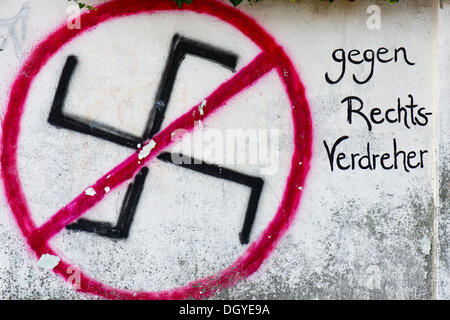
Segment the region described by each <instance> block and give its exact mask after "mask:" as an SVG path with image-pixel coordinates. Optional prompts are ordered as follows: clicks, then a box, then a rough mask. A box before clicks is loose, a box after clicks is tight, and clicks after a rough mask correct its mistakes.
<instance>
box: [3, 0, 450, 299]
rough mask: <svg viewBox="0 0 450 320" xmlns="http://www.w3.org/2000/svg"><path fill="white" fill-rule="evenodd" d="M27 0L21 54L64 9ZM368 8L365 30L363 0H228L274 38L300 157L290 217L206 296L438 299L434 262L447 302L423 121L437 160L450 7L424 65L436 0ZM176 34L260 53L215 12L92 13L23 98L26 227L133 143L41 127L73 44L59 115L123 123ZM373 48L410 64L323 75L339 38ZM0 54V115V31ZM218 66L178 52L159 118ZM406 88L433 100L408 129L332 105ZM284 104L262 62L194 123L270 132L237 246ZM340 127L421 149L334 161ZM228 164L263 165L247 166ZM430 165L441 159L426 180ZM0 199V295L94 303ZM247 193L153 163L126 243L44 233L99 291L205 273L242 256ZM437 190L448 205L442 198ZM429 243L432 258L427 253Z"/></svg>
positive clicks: (10, 72)
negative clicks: (257, 253) (291, 75)
mask: <svg viewBox="0 0 450 320" xmlns="http://www.w3.org/2000/svg"><path fill="white" fill-rule="evenodd" d="M194 1H195V0H194ZM27 2H28V3H29V5H30V8H31V10H30V18H29V20H28V28H27V30H28V31H27V38H26V40H25V41H21V45H22V48H23V51H24V54H25V56H26V55H27V54H29V53H30V52H31V50H32V48H33V46H34V45H36V44H37V43H38V42H39V41H40V40H42V39H43V38H44V37H45V35H46V34H48V33H49V32H50V31H52V30H53V29H54V28H55V27H56V26H58V25H60V24H61V23H64V21H65V17H66V16H67V13H66V9H67V3H66V1H59V2H58V1H47V2H48V3H49V5H48V6H45V5H43V4H42V3H43V0H39V1H38V0H27ZM50 2H51V5H50ZM94 2H95V1H94ZM100 2H101V1H97V2H95V3H100ZM375 3H376V4H377V5H378V6H379V8H380V9H381V28H380V29H373V30H371V29H369V28H368V27H367V19H368V18H369V17H370V15H369V14H368V13H367V8H368V6H369V5H371V4H373V2H372V1H357V2H354V3H353V2H352V3H350V2H347V1H335V3H333V4H328V3H326V2H321V1H317V0H310V1H299V2H296V3H291V2H290V1H269V0H265V1H260V2H259V3H258V4H256V5H248V4H243V5H242V6H240V7H239V8H240V10H242V11H244V12H245V13H247V14H248V15H250V16H252V17H254V18H255V20H256V21H257V22H258V23H259V24H260V25H262V26H263V27H264V28H265V29H266V30H267V31H268V32H269V33H270V34H272V35H273V36H274V37H275V38H276V40H277V41H278V43H279V44H280V45H281V46H283V47H284V49H285V51H286V52H287V53H288V55H289V56H290V58H291V60H292V61H293V62H294V64H295V67H296V68H297V70H298V72H299V74H300V77H301V79H302V81H303V83H304V85H305V87H306V95H307V99H308V101H309V104H310V109H311V112H312V119H313V130H314V143H313V158H312V161H311V170H310V172H309V176H308V179H307V183H306V185H305V186H303V188H304V189H303V197H302V200H301V204H300V207H299V209H298V214H297V216H296V218H295V220H294V221H293V223H292V225H291V227H290V228H289V230H288V231H287V232H286V234H285V236H284V237H283V238H282V240H281V241H280V242H279V244H278V245H277V247H276V249H275V250H274V252H273V253H272V254H271V256H270V257H269V258H268V259H267V260H266V261H265V262H264V263H263V265H262V266H261V268H260V269H259V270H258V271H257V272H256V273H255V274H253V275H252V276H251V277H250V278H249V279H247V280H245V281H243V282H241V283H239V284H238V285H237V286H235V287H233V288H231V289H227V290H224V291H222V292H221V293H220V294H219V295H218V297H219V298H286V299H316V298H319V299H327V298H328V299H330V298H338V299H341V298H342V299H345V298H349V299H355V298H360V299H361V298H362V299H369V298H392V299H393V298H395V299H429V298H432V297H433V296H436V295H435V293H436V286H435V284H434V282H433V281H434V280H436V279H437V272H436V269H437V268H439V270H440V273H439V285H440V286H439V297H442V298H448V295H449V293H448V279H449V276H448V274H449V273H448V270H449V267H448V244H447V242H448V236H445V235H446V234H445V233H441V234H440V235H439V243H441V244H442V245H441V251H440V252H439V255H437V252H435V250H436V249H435V248H436V247H435V244H436V243H435V241H436V240H437V233H436V230H435V229H434V223H435V221H436V216H435V211H434V209H433V208H434V207H433V206H434V201H435V196H436V195H437V189H436V187H437V183H436V172H437V163H438V161H437V156H438V155H437V154H436V153H435V150H436V145H437V141H438V140H437V139H436V138H437V135H436V133H437V132H438V128H437V126H436V125H437V124H438V123H439V125H440V131H439V132H440V138H439V139H440V140H439V141H440V148H439V157H440V162H441V164H445V163H446V162H448V160H447V158H446V153H445V152H447V157H448V151H446V150H445V149H446V141H448V137H447V135H448V134H447V132H446V130H445V128H447V127H448V117H447V118H445V117H442V115H445V114H447V112H446V105H445V103H444V101H446V97H447V96H448V90H446V88H448V85H446V84H448V82H445V81H447V78H446V76H445V74H446V72H445V71H444V70H448V61H447V60H448V59H447V57H448V44H446V39H445V36H446V34H447V33H448V32H446V30H448V29H449V28H450V25H448V23H446V22H447V21H448V13H449V12H450V9H449V8H448V7H449V5H450V4H447V3H445V9H444V10H439V18H440V21H441V22H440V24H439V34H440V35H444V36H443V37H442V38H440V40H439V52H438V53H439V56H440V60H439V64H437V60H436V59H437V55H436V54H435V53H436V52H437V51H436V50H437V42H436V39H437V24H436V21H437V20H436V18H437V14H436V12H437V7H436V5H437V2H436V3H434V2H433V1H426V0H417V1H401V3H400V4H398V5H394V6H393V5H389V4H387V3H385V2H384V1H375ZM21 6H22V2H20V1H12V0H1V3H0V19H2V18H6V17H11V16H13V15H14V14H15V13H17V12H18V11H19V10H20V8H21ZM445 20H447V21H445ZM81 23H83V21H81ZM442 30H443V31H442ZM0 32H2V33H0V36H2V35H7V31H6V30H2V29H0ZM175 32H178V33H180V34H183V35H185V36H188V37H190V38H194V39H197V40H201V41H204V42H208V43H211V44H214V45H216V46H219V47H223V48H226V49H227V50H231V51H233V52H235V53H237V54H238V56H239V60H238V66H237V70H238V71H239V70H240V69H241V68H242V67H244V66H245V65H246V64H248V63H249V62H250V61H251V60H252V59H253V58H254V57H255V55H256V54H257V53H258V49H257V48H256V47H255V45H254V44H252V43H251V41H249V39H247V38H245V37H244V36H243V35H241V34H240V33H239V32H236V30H234V29H233V28H231V27H230V26H228V25H226V24H224V23H222V22H219V21H217V20H214V19H211V18H209V17H206V16H198V15H195V14H192V13H180V12H175V13H164V14H155V15H153V16H139V17H129V18H124V19H120V20H116V21H111V22H107V23H105V24H103V25H101V26H99V27H98V28H96V29H95V30H94V31H92V32H89V33H87V34H86V35H83V36H82V37H80V38H77V39H76V40H74V41H73V42H71V43H70V44H68V45H67V46H65V47H64V48H63V50H61V51H60V52H58V53H57V54H56V55H55V56H54V57H53V58H52V59H51V60H50V61H49V63H48V64H47V65H46V66H45V67H44V68H43V70H42V71H41V72H40V73H39V75H38V76H37V78H36V79H35V81H34V83H33V86H32V88H31V91H30V93H29V96H28V99H27V103H26V109H25V113H24V115H23V120H22V128H21V130H22V131H21V135H20V147H19V151H18V154H19V170H20V172H21V176H20V178H21V180H22V183H23V188H24V191H25V194H26V196H27V199H28V202H29V203H28V204H29V207H30V210H31V211H32V213H33V218H34V219H35V221H36V222H37V223H38V224H40V223H43V222H44V221H46V220H47V219H48V218H49V217H51V216H52V215H53V214H54V213H55V212H56V210H58V208H60V207H62V206H63V205H65V204H66V203H68V202H69V201H70V200H71V199H73V198H74V197H75V196H76V195H78V194H79V193H80V192H82V191H83V189H84V188H85V187H86V186H88V185H90V184H92V183H93V182H94V181H95V180H96V179H98V178H99V177H100V176H101V175H102V174H104V173H105V172H107V171H108V170H109V169H111V168H112V167H113V166H114V165H115V164H117V163H119V162H120V161H122V160H123V159H125V158H126V157H127V156H128V155H129V154H130V150H129V149H127V148H123V147H119V146H116V145H114V144H112V143H108V142H105V141H102V140H99V139H96V138H93V137H89V136H86V135H82V134H78V133H73V132H70V131H68V130H64V129H55V128H54V127H51V126H50V125H49V124H48V123H47V122H46V119H47V116H48V112H49V109H50V106H51V102H52V99H53V95H54V91H55V88H56V85H57V82H58V79H59V74H60V72H61V70H62V66H63V64H64V62H65V58H66V56H67V55H69V54H76V55H77V56H78V57H79V60H80V64H79V68H78V69H77V73H76V75H75V76H74V81H73V85H71V87H70V93H69V96H68V100H67V104H66V107H67V110H70V112H72V113H74V114H79V115H87V116H88V117H90V118H93V119H98V118H99V117H102V121H105V122H107V123H108V124H111V125H114V126H118V127H120V128H122V129H123V130H127V131H130V132H132V133H136V134H138V133H139V132H141V131H142V128H143V126H144V125H145V120H146V117H142V116H141V115H142V114H145V112H146V110H148V107H149V105H150V103H152V101H153V97H154V95H155V92H156V88H157V85H158V82H159V78H160V74H161V70H162V68H163V66H164V62H165V58H166V56H167V52H168V48H169V44H170V40H171V37H172V35H173V34H174V33H175ZM380 47H385V48H387V49H389V50H390V52H392V50H394V49H395V48H399V47H404V48H405V49H406V51H407V56H408V59H409V60H410V61H413V62H414V63H415V65H414V66H410V65H407V64H405V63H404V61H403V59H402V58H400V59H399V62H397V63H394V62H391V63H388V64H381V63H376V64H375V67H374V75H373V77H372V79H371V80H370V81H369V82H368V83H367V84H364V85H358V84H355V82H354V81H353V80H352V78H351V76H352V74H356V76H357V77H363V76H364V75H367V74H368V73H369V71H370V68H369V67H370V66H369V63H363V64H361V65H348V66H347V72H346V74H345V77H344V78H343V79H342V81H340V82H339V83H338V84H335V85H330V84H329V83H327V82H326V81H325V73H327V72H328V73H330V74H331V75H332V77H333V78H335V77H336V75H337V74H338V73H339V68H340V64H338V63H336V62H334V61H333V60H332V53H333V51H334V50H336V49H339V48H343V49H344V50H345V51H346V52H347V53H348V52H349V51H350V50H352V49H358V50H360V51H364V50H366V49H373V50H377V49H378V48H380ZM400 57H401V56H400ZM433 59H435V60H433ZM0 61H1V65H2V68H1V72H0V106H2V109H1V110H2V113H4V112H5V108H6V104H7V101H8V99H9V87H10V84H11V83H12V81H13V79H14V78H15V76H16V74H17V72H18V70H19V67H20V65H21V62H22V61H23V58H18V57H17V55H16V52H15V50H14V47H13V46H12V44H11V43H7V45H6V47H5V50H4V51H1V52H0ZM437 69H439V71H440V77H439V81H440V83H439V88H440V91H439V92H440V94H439V99H440V100H439V101H440V105H439V106H438V104H437V99H436V98H437V95H436V93H437V92H438V91H437V82H436V81H435V80H436V79H437V77H436V74H437ZM232 76H233V74H232V73H231V72H230V71H228V70H226V69H224V68H222V67H219V66H217V65H215V64H212V63H210V62H206V61H204V60H201V59H198V58H192V57H188V58H187V59H186V60H185V62H183V65H182V67H181V69H180V73H179V76H178V79H177V82H176V85H175V87H174V92H173V96H172V100H171V104H170V107H169V111H168V114H167V119H166V121H165V122H164V124H163V126H164V125H166V124H168V123H170V121H171V120H173V119H175V118H176V117H177V116H178V115H179V114H180V113H182V112H185V111H186V110H188V109H187V108H188V107H191V106H192V105H194V104H196V103H198V102H200V101H202V99H203V98H204V96H205V95H207V94H208V93H209V92H211V91H212V90H213V89H214V88H216V87H217V86H218V85H219V84H220V83H222V82H223V81H224V80H226V79H229V78H230V77H232ZM409 94H412V95H413V96H414V101H415V102H416V103H417V104H418V105H419V106H420V107H424V108H425V109H426V110H427V111H429V112H432V113H433V114H432V115H431V117H430V123H429V124H428V125H426V126H424V127H420V126H414V127H412V128H411V129H408V128H406V127H405V126H404V125H403V124H398V123H397V124H387V123H386V122H385V123H383V124H380V125H375V126H374V128H373V130H372V131H371V132H369V131H368V129H367V126H366V124H365V123H364V122H363V121H362V120H361V119H360V118H358V117H357V116H355V118H354V122H353V123H352V124H349V123H348V122H347V121H346V120H347V113H346V105H344V104H343V103H341V101H342V100H343V99H344V98H345V97H348V96H358V97H360V98H361V99H362V100H363V101H364V103H365V107H364V109H363V111H364V112H367V113H368V112H369V110H370V108H373V107H379V108H380V109H381V110H383V111H384V110H386V109H388V108H391V107H396V105H397V99H398V98H400V99H401V102H402V103H407V102H409V101H408V95H409ZM449 98H450V97H449ZM290 112H291V106H290V103H289V101H288V99H287V97H286V94H285V93H284V91H283V86H282V84H281V82H280V81H279V78H278V77H277V75H276V74H275V73H274V72H272V73H269V74H268V75H267V76H266V77H265V78H263V79H261V81H259V82H258V83H257V84H256V85H255V86H254V87H252V88H250V89H249V90H247V91H246V92H245V93H243V94H242V95H239V96H237V97H236V98H235V99H234V100H232V101H231V102H230V103H229V104H227V109H226V110H224V111H223V112H221V113H218V114H217V115H215V116H214V117H213V118H211V119H210V120H208V121H206V122H205V123H204V126H205V128H206V129H230V128H241V129H249V128H260V129H278V130H279V132H280V145H279V159H280V162H279V170H278V171H277V172H276V174H274V175H270V176H265V177H264V179H265V186H264V191H263V194H262V198H261V203H260V207H259V209H258V212H257V219H256V222H255V226H254V230H253V232H252V235H251V241H254V240H256V239H257V237H258V235H259V234H260V233H261V232H262V231H263V230H264V229H265V228H266V227H267V225H268V223H269V222H270V220H271V219H272V217H273V215H274V213H275V211H276V208H277V206H278V203H279V202H280V199H281V197H282V194H283V188H284V184H285V180H286V177H287V175H288V172H289V165H290V157H291V155H292V150H293V144H292V121H291V115H290ZM438 120H439V121H438ZM344 135H348V136H349V137H350V138H349V139H348V140H347V141H346V142H344V143H343V144H342V146H341V147H339V150H342V152H346V153H352V152H357V153H361V152H363V151H364V149H365V148H366V145H367V143H370V145H371V150H372V152H380V153H384V152H390V153H392V148H393V146H392V144H393V139H394V138H395V139H396V141H397V143H398V145H399V146H400V148H402V150H406V151H408V152H409V151H416V152H418V151H419V150H428V153H427V154H426V155H425V156H424V168H419V169H415V170H412V171H411V172H409V173H407V172H405V171H404V170H381V169H380V168H378V169H377V170H374V171H370V170H360V169H358V170H348V171H342V170H335V171H334V172H331V170H330V164H329V161H328V157H327V152H326V149H325V148H324V144H323V141H324V140H325V141H326V142H327V144H328V145H330V144H331V145H333V144H334V142H335V141H336V140H337V139H338V138H339V137H341V136H344ZM447 146H448V145H447ZM339 152H340V151H339ZM228 167H230V168H234V169H238V170H240V171H242V172H246V173H248V174H255V175H256V174H259V173H260V166H254V165H238V164H235V165H231V164H230V165H228ZM445 168H446V167H445V165H443V166H442V167H441V169H440V171H439V172H441V176H444V175H445V170H447V169H445ZM441 181H442V180H441ZM446 181H448V178H447V180H446ZM125 190H126V185H124V186H122V187H120V188H119V189H118V190H113V191H112V193H111V194H110V196H109V197H108V199H107V200H106V201H104V202H102V204H101V205H99V206H97V207H95V208H94V209H93V210H92V211H90V212H89V213H88V215H87V216H86V217H89V218H91V219H98V220H105V221H110V222H112V223H113V222H114V221H116V219H117V215H118V211H119V209H120V205H121V201H122V199H123V197H124V193H125ZM1 197H2V198H1V199H2V200H1V201H0V213H1V214H0V243H2V245H1V246H0V279H1V281H0V297H2V298H38V299H42V298H76V299H84V298H91V297H89V296H86V295H80V294H78V293H76V292H75V291H74V290H73V288H72V287H71V286H70V285H69V284H67V283H65V282H64V281H63V280H62V279H61V278H60V277H58V276H57V275H55V274H53V273H52V272H50V271H47V270H43V269H42V268H40V267H38V265H37V259H36V258H35V257H34V256H33V254H32V253H31V252H30V251H29V249H28V248H27V245H26V243H25V241H24V240H23V237H22V236H21V234H20V231H19V228H18V227H17V224H16V223H15V221H14V219H13V216H12V214H11V210H10V209H9V207H8V205H7V203H6V201H5V198H4V195H3V193H2V195H1ZM247 197H248V189H247V188H245V187H241V186H238V185H235V184H232V183H229V182H222V181H218V180H216V179H213V178H207V177H205V176H204V175H201V174H198V173H193V172H189V171H186V170H185V169H180V168H175V167H173V166H170V165H166V164H163V163H158V162H155V164H152V166H151V167H150V174H149V178H148V179H147V182H146V185H145V189H144V194H143V196H142V199H141V202H140V204H139V208H138V211H137V214H136V219H135V222H134V224H133V226H132V230H131V234H130V238H129V239H127V240H118V241H112V240H110V239H106V238H102V237H99V236H96V235H92V234H88V233H83V232H80V233H77V232H73V231H63V232H62V233H61V234H59V235H58V236H56V237H55V238H54V239H52V241H51V244H52V246H54V248H55V249H56V250H57V251H58V252H59V253H61V256H62V257H64V258H65V259H67V260H68V261H71V262H72V263H73V264H74V265H76V266H77V267H79V268H81V269H82V270H83V271H85V272H86V273H87V274H88V275H90V276H92V277H94V278H95V279H97V280H99V281H102V282H104V283H106V284H108V285H110V286H114V287H119V288H126V289H131V290H144V291H150V290H163V289H170V288H173V287H177V286H182V285H185V284H187V283H189V282H190V281H193V280H195V279H198V278H199V277H205V276H207V275H210V274H213V273H216V272H218V271H220V270H222V269H223V268H225V267H226V266H228V265H229V264H231V263H232V262H233V261H234V260H235V259H236V258H237V257H238V256H239V255H240V254H242V252H244V250H245V249H246V248H247V247H246V246H242V245H241V244H240V243H239V239H238V237H237V234H238V232H239V230H240V227H241V221H242V219H243V213H244V211H245V201H246V198H247ZM441 200H443V201H448V200H446V198H445V196H444V198H443V199H442V198H441ZM440 208H441V211H440V215H441V220H440V224H439V227H440V228H441V230H447V229H448V219H446V215H448V212H447V213H446V212H445V210H448V209H445V208H446V207H445V206H441V207H440ZM436 255H437V256H439V258H440V259H439V264H437V265H436V263H437V261H436Z"/></svg>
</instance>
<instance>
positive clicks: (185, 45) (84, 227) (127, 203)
mask: <svg viewBox="0 0 450 320" xmlns="http://www.w3.org/2000/svg"><path fill="white" fill-rule="evenodd" d="M187 54H191V55H195V56H197V57H201V58H204V59H208V60H210V61H213V62H215V63H218V64H220V65H222V66H224V67H226V68H228V69H230V70H231V71H234V70H235V68H236V63H237V56H236V55H235V54H232V53H229V52H226V51H224V50H221V49H218V48H215V47H213V46H210V45H207V44H204V43H201V42H198V41H194V40H191V39H187V38H185V37H181V36H179V35H175V36H174V37H173V39H172V45H171V48H170V51H169V56H168V60H167V63H166V67H165V69H164V72H163V74H162V77H161V82H160V86H159V89H158V91H157V94H156V99H155V103H154V104H153V108H152V109H151V111H150V115H149V117H148V121H147V126H146V129H145V132H144V134H143V136H142V137H141V138H138V137H134V136H132V135H129V134H127V133H125V132H121V131H120V130H117V129H115V128H111V127H108V126H105V125H103V124H101V123H98V122H94V121H89V122H87V121H86V120H84V119H79V118H75V117H73V116H71V117H69V116H67V115H65V114H64V113H63V106H64V101H65V98H66V96H67V90H68V86H69V82H70V79H71V77H72V75H73V72H74V70H75V67H76V65H77V58H76V57H74V56H69V57H68V58H67V61H66V64H65V66H64V69H63V72H62V75H61V78H60V81H59V85H58V88H57V90H56V93H55V98H54V100H53V105H52V108H51V111H50V115H49V117H48V122H49V123H50V124H52V125H54V126H57V127H61V128H66V129H69V130H73V131H77V132H81V133H85V134H89V135H92V136H94V137H98V138H101V139H104V140H107V141H111V142H114V143H116V144H119V145H122V146H126V147H130V148H134V149H139V147H140V146H141V145H143V144H144V143H145V141H147V140H148V139H151V138H152V137H153V136H154V135H155V134H156V133H158V132H159V131H160V129H161V124H162V122H163V120H164V114H165V112H166V109H167V107H168V105H169V101H170V96H171V93H172V90H173V86H174V84H175V80H176V76H177V72H178V69H179V67H180V65H181V63H182V61H183V60H184V58H185V57H186V55H187ZM177 157H181V158H182V159H183V161H182V163H175V162H174V161H173V158H174V157H173V156H172V155H171V154H169V153H161V154H160V155H159V156H158V157H157V158H158V159H160V160H162V161H165V162H168V163H172V164H176V165H179V166H181V167H183V168H188V169H190V170H194V171H197V172H200V173H203V174H206V175H209V176H213V177H216V178H220V179H224V180H228V181H232V182H235V183H239V184H243V185H246V186H248V187H250V188H251V193H250V199H249V202H248V205H247V211H246V215H245V220H244V224H243V228H242V231H241V233H240V235H239V239H240V241H241V244H247V243H248V242H249V238H250V232H251V229H252V226H253V223H254V221H255V216H256V211H257V208H258V202H259V198H260V195H261V192H262V188H263V184H264V181H263V179H261V178H259V177H253V176H249V175H245V174H242V173H239V172H236V171H233V170H230V169H227V168H223V167H220V166H217V165H213V164H207V163H204V162H203V161H199V160H197V159H190V158H189V157H185V156H183V155H177ZM147 173H148V168H146V167H144V168H143V169H142V170H141V171H140V173H139V174H138V175H137V176H136V179H135V181H134V182H133V183H132V184H130V185H129V187H128V189H127V192H126V195H125V199H124V201H123V204H122V208H121V211H120V214H119V219H118V222H117V225H116V226H112V225H111V224H110V223H105V222H95V221H90V220H87V219H83V218H81V219H79V220H78V221H77V222H75V223H73V224H70V225H68V226H67V227H66V228H67V229H70V230H81V231H86V232H93V233H97V234H98V235H101V236H105V237H110V238H118V239H126V238H127V237H128V234H129V230H130V228H131V224H132V222H133V216H134V213H135V212H136V207H137V205H138V202H139V197H140V195H141V192H142V189H143V186H144V182H145V177H146V176H147Z"/></svg>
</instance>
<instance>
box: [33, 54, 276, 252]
mask: <svg viewBox="0 0 450 320" xmlns="http://www.w3.org/2000/svg"><path fill="white" fill-rule="evenodd" d="M278 50H279V48H277V49H276V50H274V51H271V52H263V53H260V54H259V55H258V56H257V57H256V58H255V59H254V60H253V61H252V62H250V63H249V64H248V65H247V66H245V67H244V68H243V69H242V70H241V71H239V72H238V73H237V74H236V75H234V76H233V77H232V78H231V79H229V80H228V81H226V82H224V83H223V84H221V85H220V86H219V87H218V88H217V89H216V90H215V91H214V92H213V93H212V94H211V95H209V96H208V97H207V98H206V100H207V102H208V107H207V108H205V109H204V112H203V115H201V114H200V112H195V111H196V110H197V109H198V107H199V104H198V105H196V106H194V107H193V108H192V109H190V110H189V111H188V112H186V113H185V114H183V115H182V116H181V117H179V118H178V119H176V120H175V121H173V122H172V123H171V124H170V125H168V126H167V127H166V128H165V129H164V130H162V131H160V133H158V134H157V135H155V136H154V137H153V139H152V140H153V141H154V142H155V143H156V145H155V147H154V148H153V149H151V150H150V153H149V154H148V155H147V156H146V157H145V158H143V159H139V157H138V153H137V152H136V153H133V154H132V155H131V156H129V157H128V158H127V159H126V160H125V161H123V162H122V163H120V164H119V165H118V166H116V167H115V168H114V169H112V170H111V171H109V172H108V173H107V174H105V175H104V176H103V177H101V178H100V179H99V180H97V182H96V183H95V184H93V185H92V186H90V187H91V188H93V189H94V190H95V191H96V194H95V195H93V196H90V195H87V194H86V193H85V192H83V193H81V194H80V195H78V196H77V197H76V198H75V199H74V200H72V201H71V202H70V203H69V204H68V205H66V206H65V207H63V208H61V209H60V210H59V211H58V212H57V213H56V214H55V215H54V216H52V217H51V218H50V219H49V220H48V221H47V222H45V223H44V224H43V225H42V226H41V227H40V228H38V229H36V230H35V231H34V232H33V234H32V236H31V242H32V243H34V244H35V245H38V246H39V245H40V244H42V243H43V242H45V241H47V240H48V239H50V238H51V237H53V236H54V235H56V234H57V233H59V232H60V231H61V230H62V229H63V228H64V227H65V226H66V225H68V224H70V223H72V222H73V221H75V220H77V219H78V218H79V217H80V216H82V215H83V214H84V213H86V212H87V211H88V210H89V209H90V208H92V207H93V206H94V205H95V204H97V203H98V202H100V201H101V200H102V199H103V198H104V197H105V196H106V194H107V193H106V192H105V191H104V189H105V188H106V187H109V188H110V189H113V188H115V187H117V186H118V185H120V184H121V183H123V182H125V181H126V180H128V179H131V178H132V177H133V176H134V174H136V173H137V172H138V171H139V170H140V168H141V167H142V166H144V165H145V164H146V163H147V162H148V161H150V160H151V159H153V158H154V157H155V156H157V155H158V154H159V153H161V152H162V151H164V149H165V148H167V147H168V146H169V145H171V144H172V143H173V142H174V141H172V133H173V132H174V131H175V130H177V129H184V130H187V131H191V130H193V129H194V127H195V125H196V123H198V121H202V120H204V119H206V118H207V117H209V116H210V115H211V114H212V113H214V112H215V111H217V110H219V109H220V108H221V107H223V106H224V104H225V103H226V102H227V101H228V100H229V99H231V98H232V97H233V96H235V95H236V94H238V93H239V92H241V91H242V90H244V89H245V88H247V87H248V86H250V85H251V84H252V83H254V82H255V81H257V80H258V79H259V78H261V77H262V76H264V75H265V74H266V73H267V72H269V71H270V70H272V69H273V68H274V67H276V66H277V61H278V60H277V59H276V56H277V51H278ZM177 138H178V139H179V138H181V137H180V135H177ZM149 143H150V141H148V142H147V143H146V144H145V145H144V146H143V147H142V148H144V147H145V146H147V145H148V144H149ZM142 148H141V149H140V150H142Z"/></svg>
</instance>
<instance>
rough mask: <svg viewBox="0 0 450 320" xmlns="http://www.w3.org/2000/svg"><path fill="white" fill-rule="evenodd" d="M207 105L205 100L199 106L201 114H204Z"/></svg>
mask: <svg viewBox="0 0 450 320" xmlns="http://www.w3.org/2000/svg"><path fill="white" fill-rule="evenodd" d="M204 107H206V100H203V102H202V104H201V105H199V106H198V111H200V115H201V116H202V115H203V114H204V112H203V108H204Z"/></svg>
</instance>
